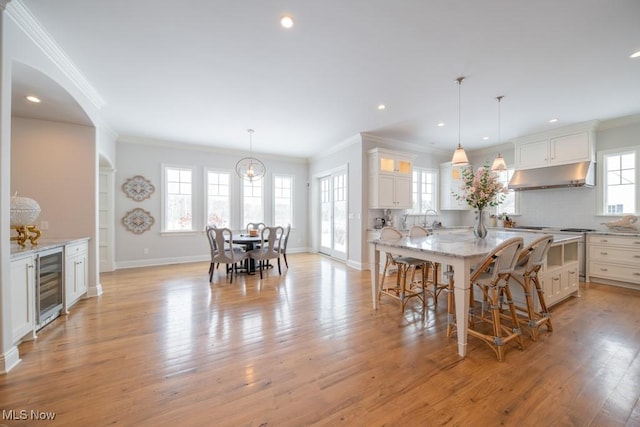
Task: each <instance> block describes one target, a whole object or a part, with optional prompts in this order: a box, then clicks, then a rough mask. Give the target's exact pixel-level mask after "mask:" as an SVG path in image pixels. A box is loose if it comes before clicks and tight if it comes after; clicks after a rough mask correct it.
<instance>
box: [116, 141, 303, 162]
mask: <svg viewBox="0 0 640 427" xmlns="http://www.w3.org/2000/svg"><path fill="white" fill-rule="evenodd" d="M117 144H138V145H147V146H152V147H158V148H167V149H173V150H182V151H205V152H210V153H218V154H226V155H231V156H242V157H244V156H246V155H247V153H248V151H247V150H236V149H232V148H225V147H219V146H215V145H206V144H197V143H190V142H179V141H168V140H160V139H152V138H144V137H137V136H127V135H119V136H118V139H117ZM253 155H254V157H260V159H262V160H265V159H269V160H274V161H278V160H279V161H282V160H285V161H288V162H291V163H300V164H308V163H309V162H308V160H307V159H306V158H303V157H294V156H285V155H280V154H269V153H261V152H256V151H255V150H253Z"/></svg>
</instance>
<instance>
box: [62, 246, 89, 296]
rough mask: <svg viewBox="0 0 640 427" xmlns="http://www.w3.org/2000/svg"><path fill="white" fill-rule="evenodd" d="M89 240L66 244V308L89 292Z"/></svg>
mask: <svg viewBox="0 0 640 427" xmlns="http://www.w3.org/2000/svg"><path fill="white" fill-rule="evenodd" d="M88 252H89V251H88V244H87V242H80V243H73V244H70V245H66V246H65V308H66V309H68V308H69V307H71V306H72V305H73V304H75V303H76V302H77V301H78V300H79V299H80V298H82V297H83V296H84V295H85V294H86V293H87V280H88V274H89V272H88V269H87V254H88Z"/></svg>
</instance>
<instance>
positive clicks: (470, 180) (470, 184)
mask: <svg viewBox="0 0 640 427" xmlns="http://www.w3.org/2000/svg"><path fill="white" fill-rule="evenodd" d="M462 181H463V185H462V187H461V189H462V191H463V194H456V193H454V196H455V197H456V199H458V200H464V201H465V202H467V204H468V205H469V206H471V207H472V208H476V209H478V210H482V209H484V208H485V207H487V206H497V205H499V204H500V203H502V202H503V201H504V198H505V197H506V194H507V192H508V188H507V187H505V186H504V185H502V183H501V182H499V181H498V175H497V174H496V173H494V172H493V171H491V167H490V166H489V164H488V163H487V164H486V165H485V166H484V167H480V168H478V170H477V171H476V172H475V173H473V169H472V168H471V167H468V168H464V169H462Z"/></svg>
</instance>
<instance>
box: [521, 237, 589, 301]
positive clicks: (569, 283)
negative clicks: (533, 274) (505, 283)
mask: <svg viewBox="0 0 640 427" xmlns="http://www.w3.org/2000/svg"><path fill="white" fill-rule="evenodd" d="M518 278H519V279H520V280H521V281H523V280H524V279H522V277H518ZM538 280H539V281H540V286H541V287H542V290H543V291H544V300H545V302H546V304H547V306H548V307H550V306H552V305H554V304H557V303H559V302H560V301H562V300H564V299H566V298H568V297H570V296H572V295H576V296H578V295H579V294H580V292H579V290H580V288H579V283H580V276H579V264H578V242H577V241H574V242H567V243H564V244H555V245H553V246H551V248H550V249H549V252H548V254H547V260H546V262H545V264H544V265H543V267H542V269H541V270H540V272H539V273H538ZM510 288H511V291H512V292H513V299H514V301H515V302H516V303H518V305H525V304H526V299H525V296H524V293H523V291H522V287H520V285H518V284H517V283H515V280H512V281H511V282H510ZM534 294H535V291H534ZM534 301H535V302H536V309H537V310H539V309H540V306H539V303H538V299H537V297H536V296H535V295H534Z"/></svg>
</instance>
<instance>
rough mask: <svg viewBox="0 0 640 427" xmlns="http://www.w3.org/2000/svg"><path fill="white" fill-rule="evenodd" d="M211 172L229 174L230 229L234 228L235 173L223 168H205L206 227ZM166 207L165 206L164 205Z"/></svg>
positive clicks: (204, 204)
mask: <svg viewBox="0 0 640 427" xmlns="http://www.w3.org/2000/svg"><path fill="white" fill-rule="evenodd" d="M209 172H224V173H228V174H229V227H230V228H233V218H235V215H234V202H235V200H234V197H233V195H234V194H236V192H235V191H234V190H233V180H234V175H235V171H233V170H231V169H221V168H204V174H203V177H202V180H203V187H202V188H204V193H203V194H204V195H203V198H204V200H203V201H202V218H204V226H205V227H206V226H207V224H208V218H207V212H208V209H209ZM163 206H164V205H163Z"/></svg>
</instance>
